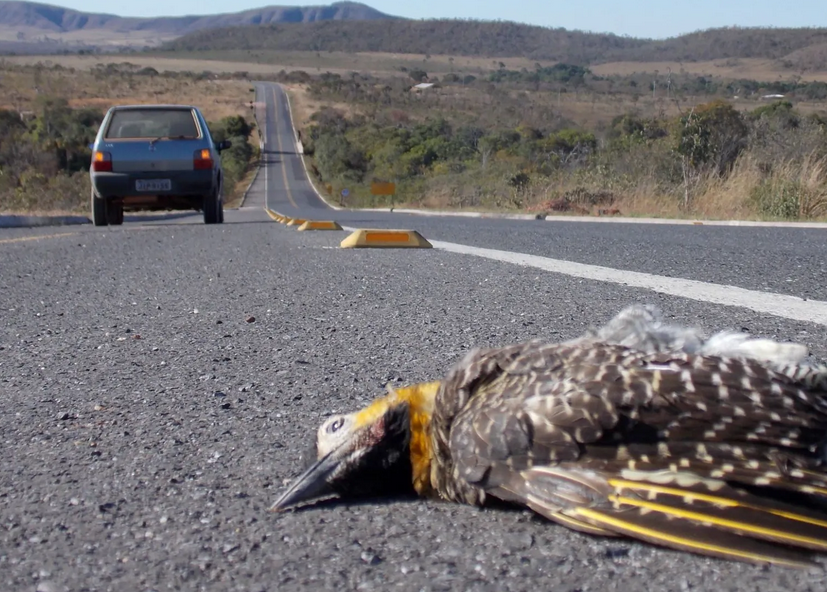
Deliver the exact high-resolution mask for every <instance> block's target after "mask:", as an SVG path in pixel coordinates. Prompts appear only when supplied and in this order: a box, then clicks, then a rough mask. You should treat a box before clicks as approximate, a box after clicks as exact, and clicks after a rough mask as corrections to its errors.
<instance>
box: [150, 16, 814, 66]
mask: <svg viewBox="0 0 827 592" xmlns="http://www.w3.org/2000/svg"><path fill="white" fill-rule="evenodd" d="M825 47H827V29H815V28H802V29H775V28H737V27H728V28H720V29H709V30H706V31H699V32H695V33H690V34H687V35H682V36H680V37H674V38H670V39H664V40H652V39H636V38H632V37H621V36H618V35H612V34H605V33H587V32H583V31H571V30H566V29H562V28H559V29H552V28H546V27H537V26H532V25H523V24H518V23H511V22H500V21H498V22H490V21H471V20H394V21H385V22H381V23H379V22H375V21H361V22H330V21H326V22H314V23H307V24H304V25H300V26H296V25H288V24H281V23H280V24H272V25H268V26H257V27H229V28H222V29H215V30H211V31H209V32H203V31H202V32H196V33H192V34H188V35H185V36H183V37H180V38H177V39H175V40H173V41H170V42H168V43H166V44H164V45H162V46H161V48H160V49H163V50H171V51H209V50H212V51H222V50H231V49H236V50H237V49H245V50H266V49H269V50H304V51H344V52H390V53H413V54H433V55H452V56H482V57H491V58H495V57H526V58H529V59H535V60H559V61H565V62H568V63H575V64H594V63H599V62H609V61H611V62H614V61H634V62H654V61H679V62H680V61H683V62H692V61H706V60H715V59H726V58H766V59H773V60H785V59H787V60H788V61H789V62H790V67H796V66H801V67H807V68H813V69H827V63H825V58H827V51H825ZM787 56H789V58H787Z"/></svg>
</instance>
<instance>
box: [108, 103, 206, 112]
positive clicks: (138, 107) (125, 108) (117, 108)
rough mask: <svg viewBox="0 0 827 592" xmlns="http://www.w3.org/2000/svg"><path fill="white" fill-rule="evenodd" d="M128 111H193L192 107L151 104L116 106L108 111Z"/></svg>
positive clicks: (194, 107)
mask: <svg viewBox="0 0 827 592" xmlns="http://www.w3.org/2000/svg"><path fill="white" fill-rule="evenodd" d="M130 109H195V110H197V109H198V107H196V106H194V105H174V104H153V105H116V106H114V107H111V108H110V111H128V110H130Z"/></svg>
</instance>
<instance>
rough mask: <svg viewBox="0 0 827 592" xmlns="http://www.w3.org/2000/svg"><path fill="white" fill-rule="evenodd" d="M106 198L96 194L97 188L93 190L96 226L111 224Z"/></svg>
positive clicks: (93, 217)
mask: <svg viewBox="0 0 827 592" xmlns="http://www.w3.org/2000/svg"><path fill="white" fill-rule="evenodd" d="M106 209H107V208H106V200H105V199H104V198H102V197H98V196H97V195H95V190H94V189H93V190H92V224H94V225H95V226H106V225H107V224H109V219H108V217H107V215H106Z"/></svg>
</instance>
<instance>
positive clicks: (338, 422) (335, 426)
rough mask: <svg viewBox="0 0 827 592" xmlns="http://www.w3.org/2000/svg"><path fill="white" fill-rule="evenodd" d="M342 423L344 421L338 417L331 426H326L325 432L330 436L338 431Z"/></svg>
mask: <svg viewBox="0 0 827 592" xmlns="http://www.w3.org/2000/svg"><path fill="white" fill-rule="evenodd" d="M343 423H345V420H344V418H342V417H340V418H339V419H337V420H336V421H334V422H333V423H332V424H330V425H329V426H328V428H327V431H328V432H330V433H331V434H332V433H333V432H336V431H338V430H339V428H340V427H342V424H343Z"/></svg>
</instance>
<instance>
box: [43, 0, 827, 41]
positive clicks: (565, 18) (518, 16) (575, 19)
mask: <svg viewBox="0 0 827 592" xmlns="http://www.w3.org/2000/svg"><path fill="white" fill-rule="evenodd" d="M40 1H41V2H49V0H40ZM331 1H332V0H307V1H304V2H302V1H298V2H297V1H295V0H270V1H268V0H264V1H259V2H257V1H255V0H236V1H234V2H231V3H228V2H226V1H221V0H178V1H177V2H174V3H171V2H169V1H168V0H142V1H141V2H136V3H134V4H133V3H112V2H111V0H53V1H52V2H51V3H54V4H58V5H61V6H67V7H70V8H75V9H77V10H83V11H87V12H105V13H110V14H118V15H121V16H177V15H184V14H215V13H220V12H236V11H240V10H246V9H249V8H258V7H261V6H268V5H280V6H287V5H290V6H303V5H320V4H329V3H331ZM788 2H789V4H787V5H786V7H784V5H783V2H780V1H779V0H694V1H692V2H680V3H677V2H669V1H668V0H564V1H559V0H558V1H553V0H545V1H543V0H499V1H497V2H491V1H490V0H477V1H474V0H450V1H446V0H416V1H411V0H405V1H402V0H372V1H371V0H367V1H365V2H364V3H365V4H367V5H369V6H372V7H373V8H376V9H377V10H381V11H382V12H386V13H389V14H393V15H396V16H403V17H408V18H414V19H423V18H474V19H484V20H498V19H499V20H507V21H517V22H523V23H531V24H535V25H540V26H545V27H565V28H567V29H581V30H586V31H595V32H610V33H616V34H619V35H631V36H633V37H653V38H664V37H673V36H675V35H680V34H682V33H690V32H692V31H697V30H698V29H708V28H711V27H726V26H732V25H737V26H741V27H755V26H762V27H767V26H774V27H819V26H820V27H824V26H827V6H825V2H824V0H788Z"/></svg>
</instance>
